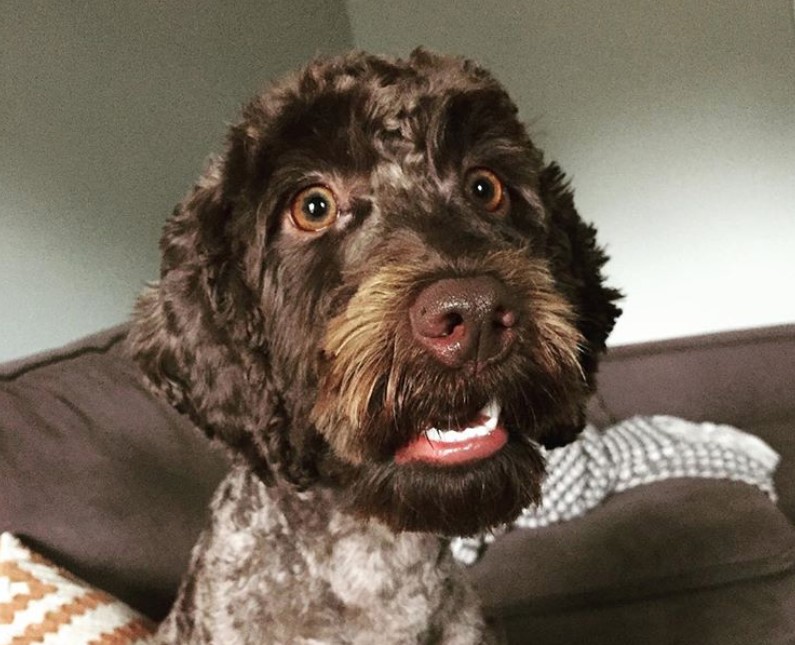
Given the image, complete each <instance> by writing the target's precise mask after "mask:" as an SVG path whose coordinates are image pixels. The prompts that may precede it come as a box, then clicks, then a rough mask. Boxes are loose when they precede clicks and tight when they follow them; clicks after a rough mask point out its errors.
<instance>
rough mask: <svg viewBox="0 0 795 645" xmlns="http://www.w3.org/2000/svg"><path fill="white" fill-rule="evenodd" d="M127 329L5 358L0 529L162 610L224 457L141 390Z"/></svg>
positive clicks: (145, 606) (148, 608)
mask: <svg viewBox="0 0 795 645" xmlns="http://www.w3.org/2000/svg"><path fill="white" fill-rule="evenodd" d="M125 333H126V330H125V328H124V327H120V328H116V329H112V330H109V331H108V332H105V333H102V334H98V335H95V336H91V337H89V338H87V339H85V340H83V341H80V342H78V343H76V344H74V345H70V346H67V347H65V348H63V349H61V350H56V351H53V352H49V353H47V354H43V355H40V356H36V357H33V358H31V359H28V360H24V361H17V362H14V363H10V364H7V365H4V366H2V367H0V491H1V492H0V531H2V530H8V531H12V532H14V533H17V534H18V535H20V537H22V538H23V539H24V540H25V541H27V542H28V543H29V544H30V545H31V546H33V547H35V548H36V549H37V550H39V551H40V552H41V553H43V554H44V555H45V556H47V557H49V558H50V559H52V560H54V561H55V562H57V563H58V564H60V565H62V566H65V567H67V568H68V569H69V570H70V571H72V572H73V573H75V574H77V575H79V576H80V577H82V578H84V579H85V580H87V581H88V582H91V583H92V584H95V585H97V586H99V587H101V588H103V589H106V590H107V591H110V592H111V593H113V594H115V595H117V596H118V597H120V598H121V599H122V600H125V601H126V602H128V603H129V604H131V605H133V606H135V607H137V608H138V609H141V610H142V611H144V612H146V613H148V614H149V615H151V616H155V617H159V616H161V615H162V614H163V613H164V612H165V611H166V609H167V608H168V606H169V604H170V602H171V601H172V598H173V594H174V590H175V588H176V585H177V583H178V580H179V578H180V576H181V575H182V572H183V569H184V567H185V566H186V564H187V557H188V553H189V550H190V547H191V546H192V544H193V542H194V540H195V539H196V537H197V535H198V532H199V530H200V528H201V526H202V523H203V522H204V519H205V508H206V504H207V500H208V497H209V495H210V494H211V492H212V491H213V489H214V488H215V486H216V484H217V482H218V481H219V480H220V478H221V477H222V475H223V472H224V471H225V460H224V458H223V456H222V455H221V454H220V453H219V452H216V451H214V450H212V449H211V448H210V446H209V444H208V442H207V441H205V440H204V438H203V437H202V436H201V435H200V434H199V433H198V432H197V431H196V430H195V429H194V428H193V427H192V426H190V424H188V423H187V422H186V421H185V420H184V419H182V417H180V416H179V415H177V414H176V413H175V412H173V410H171V408H169V407H168V406H166V405H165V404H163V403H161V402H160V401H158V400H157V399H155V398H154V397H153V396H151V395H150V393H149V392H148V391H146V390H145V388H144V387H143V386H142V384H141V383H140V380H139V377H138V373H137V371H136V369H135V367H134V366H133V365H132V363H131V361H130V360H128V359H127V358H126V357H125V356H124V353H123V351H122V347H121V345H122V342H121V341H122V339H123V338H124V335H125Z"/></svg>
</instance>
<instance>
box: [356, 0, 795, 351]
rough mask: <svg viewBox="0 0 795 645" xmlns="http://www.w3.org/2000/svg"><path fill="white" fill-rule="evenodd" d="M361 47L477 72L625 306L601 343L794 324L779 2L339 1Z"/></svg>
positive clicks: (794, 177) (793, 124)
mask: <svg viewBox="0 0 795 645" xmlns="http://www.w3.org/2000/svg"><path fill="white" fill-rule="evenodd" d="M348 12H349V14H350V16H351V22H352V26H353V36H354V40H355V42H356V44H357V45H359V46H361V47H364V48H369V49H375V50H381V51H386V52H391V53H405V52H407V51H409V50H410V49H411V48H412V47H414V46H416V45H419V44H423V45H426V46H429V47H432V48H435V49H439V50H443V51H449V52H455V53H460V54H465V55H467V56H471V57H474V58H477V59H480V60H482V61H483V62H484V63H485V64H487V65H488V66H489V67H490V68H491V69H492V70H493V71H494V72H495V73H496V74H497V76H498V77H499V78H501V80H502V81H503V82H504V83H505V84H506V85H507V86H508V89H509V90H510V91H511V92H512V93H513V95H514V97H515V98H516V99H517V102H518V104H519V106H520V109H521V111H522V113H523V115H524V117H525V119H526V120H527V121H528V122H529V123H530V128H531V132H532V133H534V135H535V136H534V138H535V139H536V140H537V142H539V143H540V144H541V146H542V147H543V148H544V149H545V150H546V151H547V154H548V156H549V157H550V158H554V159H557V160H559V161H560V162H561V164H562V165H563V167H564V168H565V169H566V170H567V171H568V172H569V173H570V174H571V175H572V177H573V184H574V186H575V188H576V190H577V198H578V199H577V203H578V205H579V208H580V211H581V212H582V213H583V214H584V215H585V216H586V217H587V218H589V219H591V220H593V221H595V222H596V224H597V226H598V227H599V229H600V230H601V233H602V240H603V241H606V242H607V244H608V246H609V251H610V252H611V254H612V256H613V260H612V262H611V264H610V265H609V273H610V274H611V275H612V277H613V280H614V282H615V283H617V284H618V285H620V286H621V287H622V288H623V289H624V290H625V292H626V294H627V299H626V301H625V303H624V309H625V315H624V316H623V318H622V320H621V321H620V322H619V325H618V326H617V328H616V330H615V333H614V335H613V338H612V342H613V343H616V342H627V341H634V340H645V339H655V338H662V337H669V336H677V335H684V334H692V333H698V332H709V331H716V330H722V329H734V328H742V327H750V326H758V325H766V324H774V323H779V322H793V321H795V296H794V295H793V294H795V287H793V283H795V259H794V258H793V256H795V36H793V18H792V2H791V0H753V1H752V2H749V1H748V0H713V1H710V0H701V1H693V2H683V1H682V0H639V1H634V2H615V1H614V0H580V1H579V2H561V1H560V0H532V1H530V0H500V1H499V2H498V1H496V0H457V1H456V2H452V1H449V0H447V1H444V2H439V1H436V0H413V1H403V2H394V3H382V2H372V1H370V0H349V1H348Z"/></svg>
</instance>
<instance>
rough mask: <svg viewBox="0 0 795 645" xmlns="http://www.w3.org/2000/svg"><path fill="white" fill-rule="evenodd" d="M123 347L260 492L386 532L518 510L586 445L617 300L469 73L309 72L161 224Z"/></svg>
mask: <svg viewBox="0 0 795 645" xmlns="http://www.w3.org/2000/svg"><path fill="white" fill-rule="evenodd" d="M161 246H162V252H163V263H162V270H161V279H160V282H159V284H158V285H157V286H155V287H153V288H152V289H150V290H148V291H147V292H145V293H144V294H143V295H142V296H141V298H140V300H139V303H138V306H137V310H136V314H135V321H134V325H133V329H132V331H131V335H130V343H131V348H132V351H133V354H134V356H135V358H136V359H137V361H138V362H139V364H140V365H141V366H142V368H143V371H144V373H145V376H146V378H147V380H148V382H149V383H150V384H151V385H152V386H153V387H154V389H156V390H158V391H160V392H161V393H163V394H165V395H166V396H167V398H168V399H169V400H170V401H171V402H172V403H173V404H174V405H175V406H176V407H177V408H178V409H180V410H182V411H184V412H186V413H187V414H189V415H190V416H191V418H192V419H193V420H194V421H195V422H196V423H197V424H198V425H199V426H200V427H202V428H203V429H204V430H205V431H206V432H208V433H209V434H210V435H211V436H215V437H218V438H220V439H221V440H223V441H224V442H226V443H227V444H228V445H230V446H231V447H232V448H233V449H234V450H235V451H236V452H237V453H238V454H240V455H242V456H244V457H245V458H246V459H248V461H249V463H250V464H251V465H252V466H253V467H254V468H255V469H256V471H257V472H258V473H259V474H260V475H261V476H262V477H263V479H265V480H266V481H272V480H273V478H274V477H279V478H281V479H284V480H288V481H291V482H294V483H295V484H297V485H299V486H306V485H308V484H310V483H312V482H315V481H318V480H320V481H321V482H323V483H324V484H327V485H332V486H336V487H339V488H340V489H341V490H342V491H343V499H344V500H345V503H346V504H347V505H348V507H349V509H350V510H351V511H352V512H354V513H357V514H360V515H363V516H367V517H376V518H378V519H380V520H382V521H384V522H386V523H387V524H388V525H389V526H391V527H392V528H394V529H396V530H428V531H434V532H438V533H443V534H448V535H453V534H469V533H473V532H476V531H479V530H481V529H484V528H486V527H489V526H492V525H494V524H498V523H501V522H505V521H509V520H511V519H513V518H514V517H515V516H516V515H517V514H518V513H519V511H520V510H521V509H522V508H523V507H524V506H526V505H528V504H530V503H532V502H534V501H537V498H538V495H539V483H540V479H541V477H542V474H543V468H544V464H543V459H542V458H541V456H540V452H539V449H538V447H539V444H543V445H547V446H549V445H557V444H560V443H564V442H566V441H568V440H569V439H571V438H572V437H573V436H574V435H575V434H576V433H577V432H578V431H579V430H580V429H581V428H582V426H583V423H584V407H585V403H586V399H587V397H588V395H589V393H590V392H591V390H592V388H593V384H594V373H595V370H596V364H597V357H598V355H599V353H600V352H601V351H602V350H603V349H604V343H605V339H606V337H607V335H608V333H609V332H610V329H611V328H612V326H613V322H614V319H615V317H616V316H617V314H618V309H617V308H616V306H615V305H614V301H615V300H616V298H617V296H618V294H617V292H615V291H613V290H611V289H609V288H606V287H605V286H603V281H602V275H601V267H602V265H603V264H604V262H605V256H604V255H603V253H602V252H601V250H600V249H599V248H598V247H597V246H596V244H595V241H594V231H593V229H592V228H591V227H590V226H589V225H587V224H585V223H583V221H582V220H581V219H580V218H579V216H578V215H577V213H576V211H575V210H574V207H573V203H572V197H571V193H570V191H569V190H568V188H567V186H566V184H565V183H564V180H563V176H562V173H561V172H560V171H559V169H558V168H557V167H556V166H554V165H545V164H544V162H543V159H542V155H541V153H540V152H539V151H538V150H537V149H536V148H535V147H534V146H533V144H532V143H531V141H530V140H529V138H528V136H527V134H526V132H525V129H524V127H523V126H522V125H521V124H520V123H519V121H518V120H517V117H516V108H515V106H514V104H513V103H512V102H511V100H510V99H509V97H508V96H507V94H506V92H505V90H504V89H503V88H502V87H501V86H500V85H499V84H498V83H497V82H496V81H495V80H494V79H493V78H492V77H491V76H490V75H489V74H488V73H487V72H486V71H484V70H483V69H482V68H480V67H478V66H477V65H475V64H473V63H471V62H469V61H465V60H460V59H452V58H446V57H441V56H437V55H434V54H431V53H428V52H426V51H422V50H418V51H416V52H414V53H413V54H412V55H411V57H410V58H409V59H408V60H387V59H383V58H377V57H373V56H369V55H366V54H360V53H357V54H351V55H348V56H345V57H341V58H337V59H333V60H325V61H317V62H314V63H312V64H310V65H309V66H308V67H307V68H306V69H304V70H303V71H302V72H300V73H299V74H297V75H295V76H292V77H290V78H288V79H287V80H285V81H283V82H281V83H280V84H277V85H275V86H274V87H273V88H271V89H270V90H269V91H268V92H266V93H265V94H263V95H261V96H259V97H257V98H256V99H255V100H254V101H253V102H251V103H250V104H249V105H248V106H246V107H245V108H244V111H243V118H242V120H241V121H240V122H239V123H238V124H237V125H235V126H233V127H232V129H231V132H230V135H229V140H228V146H227V150H226V153H225V155H224V156H223V157H222V158H220V159H218V160H216V161H214V162H213V163H212V164H211V166H210V168H209V169H208V171H207V172H206V173H205V175H204V176H203V177H202V179H201V180H200V182H199V183H198V184H197V186H196V187H195V188H194V190H193V191H192V192H191V193H190V194H189V195H188V197H187V198H186V199H185V200H184V201H183V202H182V203H181V204H180V205H179V206H178V207H177V208H176V209H175V212H174V214H173V216H172V218H171V219H170V221H169V222H168V223H167V225H166V228H165V232H164V236H163V239H162V244H161Z"/></svg>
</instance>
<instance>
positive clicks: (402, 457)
mask: <svg viewBox="0 0 795 645" xmlns="http://www.w3.org/2000/svg"><path fill="white" fill-rule="evenodd" d="M507 442H508V433H507V432H506V430H505V428H503V427H502V426H500V425H498V426H497V427H496V428H495V429H494V430H493V431H492V432H490V433H489V434H487V435H486V436H485V437H472V438H471V439H467V440H466V441H457V442H455V443H452V442H446V441H432V440H431V439H428V437H426V436H425V435H421V436H419V437H417V438H416V439H413V440H412V441H410V442H409V443H407V444H406V445H405V446H403V447H402V448H399V449H398V451H397V452H396V453H395V463H397V464H406V463H410V462H413V461H424V462H426V463H431V464H437V465H440V466H452V465H455V464H463V463H466V462H467V461H477V460H479V459H485V458H486V457H491V455H493V454H494V453H495V452H497V451H498V450H499V449H500V448H502V447H503V446H504V445H505V444H506V443H507Z"/></svg>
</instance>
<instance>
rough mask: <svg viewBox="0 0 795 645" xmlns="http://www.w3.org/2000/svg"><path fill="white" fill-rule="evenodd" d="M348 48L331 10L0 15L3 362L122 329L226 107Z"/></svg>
mask: <svg viewBox="0 0 795 645" xmlns="http://www.w3.org/2000/svg"><path fill="white" fill-rule="evenodd" d="M351 42H352V41H351V35H350V27H349V23H348V19H347V16H346V14H345V7H344V5H343V3H342V2H341V0H340V1H332V2H326V1H325V0H301V1H300V2H294V1H291V0H268V1H267V2H263V1H261V0H240V1H237V2H234V3H233V2H215V1H199V2H187V1H182V0H180V1H176V0H174V1H172V0H169V1H168V2H160V1H159V0H138V1H136V2H115V1H114V2H107V1H106V0H89V1H87V2H55V1H48V0H40V1H36V0H34V1H30V0H10V1H8V2H4V3H3V9H2V20H0V97H2V98H0V360H3V359H6V358H11V357H15V356H22V355H25V354H28V353H30V352H33V351H37V350H41V349H44V348H47V347H50V346H55V345H59V344H61V343H64V342H66V341H68V340H71V339H74V338H77V337H79V336H82V335H84V334H86V333H89V332H91V331H95V330H98V329H101V328H103V327H106V326H108V325H111V324H115V323H118V322H121V321H123V320H124V319H125V318H127V316H128V314H129V312H130V309H131V307H132V303H133V299H134V296H135V294H136V293H137V292H138V291H139V290H140V289H141V287H142V286H143V284H144V282H145V281H147V280H152V279H154V278H156V277H157V266H158V257H157V256H158V252H157V241H158V238H159V236H160V229H161V227H162V225H163V222H164V221H165V219H166V217H167V215H168V214H169V213H170V211H171V209H172V207H173V205H174V204H175V203H176V202H177V201H178V200H179V199H180V198H181V196H182V194H183V193H184V192H185V191H186V190H187V188H188V187H189V186H190V183H191V182H192V181H193V179H194V178H195V177H196V176H197V175H198V173H199V172H200V171H201V169H202V166H203V164H204V159H205V157H206V156H207V154H208V153H210V152H211V151H213V150H218V149H219V147H220V145H221V142H222V139H223V134H224V130H225V123H226V122H227V121H229V120H231V119H233V118H235V114H236V111H237V107H238V105H239V104H240V103H241V102H243V101H244V100H245V99H247V98H248V97H249V96H250V95H251V94H253V93H254V91H255V90H256V89H257V88H258V87H259V86H260V84H262V83H263V82H266V81H267V80H268V79H270V78H272V77H274V76H276V75H279V74H281V73H282V72H283V71H285V70H286V69H290V68H293V67H295V66H297V65H299V64H301V63H302V62H304V61H305V60H306V59H307V58H309V57H311V56H312V55H314V54H315V53H316V52H329V51H337V50H340V49H345V48H348V47H350V45H351Z"/></svg>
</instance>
